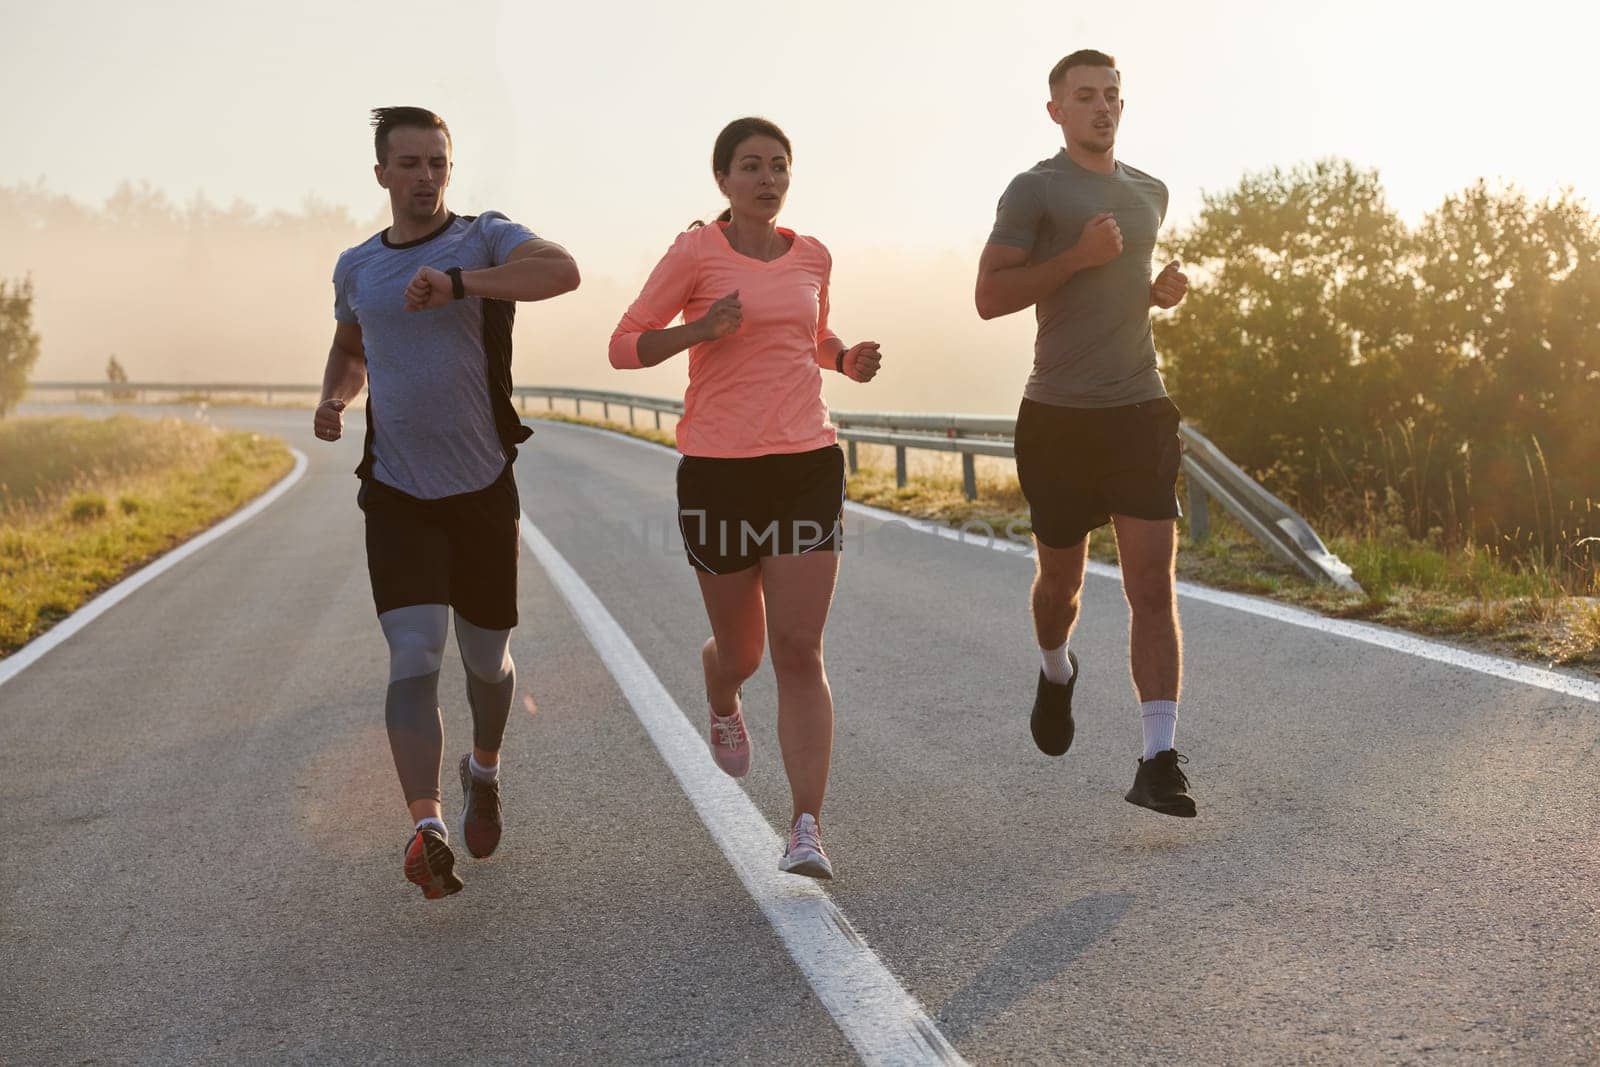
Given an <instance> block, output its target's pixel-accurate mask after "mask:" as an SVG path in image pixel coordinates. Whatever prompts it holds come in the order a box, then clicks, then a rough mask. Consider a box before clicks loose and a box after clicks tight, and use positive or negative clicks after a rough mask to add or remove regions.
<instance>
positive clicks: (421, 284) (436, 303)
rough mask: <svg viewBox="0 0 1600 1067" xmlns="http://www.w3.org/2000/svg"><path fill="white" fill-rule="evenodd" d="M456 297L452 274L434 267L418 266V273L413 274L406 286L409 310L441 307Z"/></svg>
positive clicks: (407, 308)
mask: <svg viewBox="0 0 1600 1067" xmlns="http://www.w3.org/2000/svg"><path fill="white" fill-rule="evenodd" d="M454 299H455V290H454V288H453V287H452V286H451V285H450V275H448V274H446V273H445V272H444V271H442V270H434V269H433V268H432V267H418V268H417V273H416V274H414V275H412V277H411V281H410V283H409V284H408V285H407V286H406V310H407V311H426V310H427V309H428V308H441V307H444V306H445V305H446V304H448V303H450V301H451V300H454Z"/></svg>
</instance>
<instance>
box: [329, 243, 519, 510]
mask: <svg viewBox="0 0 1600 1067" xmlns="http://www.w3.org/2000/svg"><path fill="white" fill-rule="evenodd" d="M386 234H387V231H384V232H383V233H378V234H376V235H374V236H373V237H371V238H369V239H368V240H366V241H364V242H363V243H361V244H359V245H356V246H355V247H354V248H351V249H347V250H346V251H345V252H344V254H342V255H341V256H340V257H339V262H338V265H337V266H335V267H334V269H333V292H334V303H333V317H334V318H335V319H337V320H339V321H340V322H354V323H358V324H360V326H361V340H362V344H363V345H364V346H365V349H366V355H367V426H368V434H367V455H366V458H365V459H364V460H363V462H362V467H361V472H362V473H363V474H364V475H365V474H370V475H371V477H373V478H376V479H377V480H378V481H380V482H382V483H383V484H385V485H388V486H391V487H393V488H395V489H398V490H400V491H401V492H402V493H409V494H410V495H411V496H414V497H418V498H420V499H423V500H436V499H438V498H439V497H444V496H454V495H455V494H457V493H470V492H473V491H474V490H478V489H482V488H484V487H485V486H488V485H490V484H491V483H492V482H494V480H495V479H496V478H498V477H499V476H500V473H501V471H503V470H504V469H505V466H506V462H507V458H508V456H507V448H506V444H505V436H504V434H502V433H501V432H500V430H498V429H497V425H496V421H495V420H496V412H495V404H494V393H495V390H496V389H497V388H501V389H502V391H504V390H505V389H509V384H510V361H511V349H510V341H511V329H510V314H511V309H513V308H514V307H515V305H513V304H510V303H508V302H505V301H499V300H482V299H479V298H477V297H468V298H467V299H465V300H456V301H453V302H452V303H449V304H446V305H445V306H444V307H440V308H433V309H431V310H428V311H415V312H412V311H406V310H405V304H406V299H405V291H406V285H407V283H409V282H410V281H411V278H412V276H413V275H415V274H416V272H417V268H418V267H423V266H428V267H434V268H436V269H438V270H445V269H447V268H449V267H460V268H461V269H462V270H480V269H482V268H484V267H495V266H499V265H500V264H502V263H504V262H506V259H507V257H509V256H510V255H511V250H512V249H514V248H516V247H517V246H518V245H520V244H522V243H523V242H525V241H531V240H534V235H533V233H532V231H530V230H529V229H528V228H527V227H525V226H520V225H518V224H517V223H514V222H512V221H511V220H510V219H508V218H506V217H505V216H504V215H502V214H500V213H499V212H497V211H486V212H484V213H483V214H482V215H478V216H476V217H464V216H460V215H451V216H450V219H449V221H448V222H446V223H445V224H444V225H443V226H442V227H440V228H439V229H438V230H436V231H434V232H433V233H431V234H429V235H428V236H426V237H419V238H418V239H417V240H415V241H407V242H405V243H403V244H391V243H389V239H388V237H387V236H386ZM501 377H503V378H504V381H503V383H502V382H500V381H499V379H500V378H501Z"/></svg>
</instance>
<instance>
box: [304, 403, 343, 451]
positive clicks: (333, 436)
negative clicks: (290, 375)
mask: <svg viewBox="0 0 1600 1067" xmlns="http://www.w3.org/2000/svg"><path fill="white" fill-rule="evenodd" d="M311 424H312V428H313V429H315V430H316V433H317V438H318V440H322V441H337V440H338V439H339V438H340V436H342V435H343V434H344V401H343V400H324V401H323V402H322V403H320V404H318V405H317V413H316V415H315V416H314V417H313V418H312V420H311Z"/></svg>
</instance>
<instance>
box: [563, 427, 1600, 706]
mask: <svg viewBox="0 0 1600 1067" xmlns="http://www.w3.org/2000/svg"><path fill="white" fill-rule="evenodd" d="M558 425H562V426H566V427H568V428H570V429H574V430H583V431H586V432H588V433H598V434H605V435H606V436H607V437H610V438H613V439H620V440H623V441H629V442H632V443H633V444H637V445H643V446H644V447H645V448H650V449H654V450H656V451H660V452H667V453H671V454H673V455H676V454H677V453H676V451H675V450H673V449H670V448H666V447H664V446H662V445H658V444H656V443H655V442H653V441H646V440H643V439H641V438H638V437H629V436H627V435H625V434H621V433H617V432H616V431H613V430H602V429H599V428H598V427H590V426H578V425H574V424H571V423H559V424H558ZM845 509H846V510H848V511H851V512H854V513H855V514H857V515H864V516H866V517H868V518H872V519H877V520H878V521H880V522H892V523H898V524H899V525H901V526H904V527H906V528H908V529H912V530H916V531H918V532H919V533H925V534H931V535H933V536H935V537H942V538H944V539H945V540H947V541H957V542H960V543H962V544H966V545H973V546H975V547H979V548H991V549H994V550H996V551H999V552H1003V553H1005V554H1006V555H1011V556H1017V557H1019V558H1027V559H1032V558H1033V549H1032V548H1031V547H1027V546H1023V545H1019V544H1017V543H1016V542H1014V541H1007V540H1005V539H1004V538H1003V537H989V536H987V535H984V534H978V533H968V534H963V533H962V531H961V530H959V529H955V528H953V527H949V526H943V525H940V524H938V523H934V522H929V521H927V520H924V519H913V518H909V517H907V516H905V515H897V514H895V513H894V512H892V511H885V510H883V509H882V508H875V507H871V506H870V505H867V504H857V503H856V502H855V501H850V502H849V503H847V504H845ZM846 543H847V544H848V538H847V539H846ZM1089 573H1091V574H1094V575H1097V576H1099V577H1101V578H1111V579H1113V580H1115V581H1118V582H1120V581H1121V580H1122V572H1121V571H1120V570H1118V569H1117V568H1116V567H1113V566H1111V565H1110V564H1106V563H1096V562H1094V561H1090V563H1089ZM1178 595H1179V596H1182V597H1187V598H1189V599H1190V600H1200V601H1203V602H1205V603H1207V604H1215V605H1217V606H1218V607H1224V608H1232V609H1233V610H1235V611H1242V612H1245V613H1246V614H1250V615H1258V616H1261V617H1262V618H1267V619H1273V620H1275V621H1277V622H1281V623H1286V624H1288V625H1290V626H1299V627H1301V628H1303V629H1307V630H1316V631H1319V632H1321V633H1325V634H1330V635H1332V636H1334V637H1343V638H1348V639H1349V640H1351V641H1361V642H1363V643H1365V644H1369V645H1377V646H1378V647H1379V648H1386V649H1388V650H1390V651H1391V652H1403V653H1405V654H1406V655H1410V656H1416V657H1418V658H1420V659H1426V660H1432V661H1433V662H1435V663H1444V664H1448V665H1450V666H1452V667H1460V668H1462V669H1463V670H1469V671H1476V672H1478V673H1479V674H1487V675H1490V676H1491V677H1495V678H1503V679H1505V680H1506V681H1510V682H1517V683H1520V684H1522V685H1531V686H1534V687H1536V688H1539V689H1547V690H1549V691H1551V692H1553V693H1560V694H1562V695H1563V696H1571V697H1577V698H1578V699H1579V700H1587V701H1590V702H1591V703H1596V704H1600V682H1591V681H1588V680H1587V679H1584V678H1577V677H1574V676H1572V675H1570V674H1562V673H1560V672H1559V671H1552V670H1546V669H1544V668H1542V667H1535V666H1532V665H1530V664H1527V663H1520V662H1518V661H1517V660H1514V659H1507V658H1506V657H1504V656H1491V655H1488V654H1486V653H1483V652H1469V651H1467V650H1466V649H1462V648H1456V647H1455V646H1454V645H1446V644H1443V643H1441V642H1438V641H1430V640H1428V639H1427V638H1425V637H1416V636H1414V635H1412V634H1408V633H1405V632H1403V631H1400V630H1391V629H1389V628H1388V627H1385V626H1375V625H1373V624H1371V623H1362V622H1352V621H1350V620H1348V619H1330V618H1328V617H1327V616H1324V615H1318V614H1316V613H1315V612H1310V611H1306V610H1304V609H1302V608H1295V607H1290V606H1289V605H1287V604H1279V603H1277V602H1276V601H1272V600H1266V599H1264V598H1260V597H1252V596H1244V595H1242V594H1240V593H1228V592H1224V591H1223V590H1220V589H1212V588H1209V587H1208V586H1203V585H1195V584H1193V583H1192V582H1179V583H1178Z"/></svg>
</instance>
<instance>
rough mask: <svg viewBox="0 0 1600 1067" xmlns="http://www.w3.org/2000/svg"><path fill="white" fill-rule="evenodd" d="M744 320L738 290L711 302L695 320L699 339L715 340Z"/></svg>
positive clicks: (731, 330) (734, 328)
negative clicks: (704, 311) (706, 309)
mask: <svg viewBox="0 0 1600 1067" xmlns="http://www.w3.org/2000/svg"><path fill="white" fill-rule="evenodd" d="M743 322H744V307H743V306H742V305H740V303H739V290H737V289H735V290H734V291H733V292H731V293H729V294H728V295H727V296H725V297H723V298H722V299H721V300H718V301H717V302H716V303H715V304H712V305H711V307H710V309H709V310H708V311H707V312H706V313H705V314H704V315H702V316H700V318H698V319H696V320H695V323H694V324H695V327H696V328H697V329H698V330H699V331H700V340H701V341H717V340H720V339H722V338H724V337H726V336H728V335H729V334H730V333H733V332H734V331H735V330H737V329H738V328H739V326H740V325H741V324H742V323H743Z"/></svg>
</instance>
